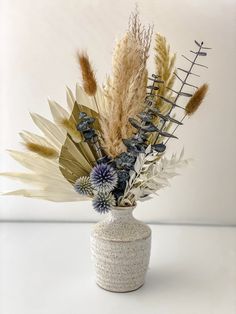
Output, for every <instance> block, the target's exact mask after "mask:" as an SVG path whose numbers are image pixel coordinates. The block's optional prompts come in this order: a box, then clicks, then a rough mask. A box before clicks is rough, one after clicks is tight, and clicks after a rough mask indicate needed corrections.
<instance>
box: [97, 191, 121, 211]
mask: <svg viewBox="0 0 236 314" xmlns="http://www.w3.org/2000/svg"><path fill="white" fill-rule="evenodd" d="M115 204H116V201H115V197H114V195H113V194H112V193H109V192H103V191H100V192H98V194H97V195H96V196H95V197H94V199H93V207H94V209H95V210H96V211H97V212H98V213H100V214H105V213H107V212H108V211H109V210H111V208H112V206H115Z"/></svg>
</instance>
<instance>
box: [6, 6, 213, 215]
mask: <svg viewBox="0 0 236 314" xmlns="http://www.w3.org/2000/svg"><path fill="white" fill-rule="evenodd" d="M152 37H153V27H150V26H149V27H147V28H145V27H144V26H142V24H141V23H140V20H139V16H138V13H137V12H135V13H133V14H131V17H130V21H129V28H128V30H127V32H126V33H125V35H124V36H123V38H122V39H121V40H119V41H118V42H117V44H116V47H115V49H114V53H113V60H112V74H111V75H110V76H109V77H108V79H107V81H106V83H105V86H104V87H103V89H102V88H100V87H99V85H98V83H97V81H96V78H95V74H94V71H93V68H92V65H91V62H90V60H89V57H88V55H87V54H86V53H80V52H79V53H78V55H77V57H78V63H79V65H80V69H81V73H82V86H80V85H77V87H76V97H74V95H73V93H72V92H71V90H70V89H67V103H68V107H69V111H66V110H65V109H64V108H62V107H61V106H60V105H58V104H57V103H56V102H54V101H49V106H50V109H51V113H52V116H53V119H54V123H53V122H51V121H49V120H47V119H45V118H43V117H42V116H40V115H38V114H31V116H32V119H33V121H34V123H35V124H36V125H37V127H38V128H39V129H40V130H41V131H42V133H43V134H44V137H42V136H39V135H36V134H33V133H31V132H27V131H23V132H22V133H20V136H21V137H22V139H23V141H24V144H25V147H26V148H27V150H28V151H27V152H18V151H13V150H11V151H10V154H11V156H12V157H13V158H14V159H16V160H17V161H18V162H19V163H21V164H22V165H23V166H24V167H26V168H27V169H29V170H30V171H31V172H28V173H15V172H10V173H2V175H5V176H8V177H10V178H12V179H18V180H20V181H22V182H24V183H29V184H34V185H36V186H38V187H39V189H31V190H29V189H21V190H16V191H11V192H7V193H4V194H5V195H23V196H27V197H33V198H41V199H46V200H50V201H78V200H87V199H92V203H93V207H94V209H95V210H96V211H97V212H99V213H106V212H107V211H109V210H110V209H111V208H112V207H114V206H119V207H122V206H123V207H125V206H133V205H135V204H136V202H137V201H138V200H140V199H145V198H147V197H148V196H149V195H151V194H153V193H156V191H158V190H159V189H161V188H163V187H165V186H167V185H168V184H169V179H170V178H172V177H173V176H175V175H176V169H177V168H178V167H181V166H183V165H185V164H186V160H183V153H181V155H180V156H179V157H176V155H173V156H172V158H170V159H168V158H166V157H165V151H166V144H167V142H168V141H169V139H171V138H177V137H176V136H175V131H176V129H177V128H178V127H179V126H180V125H182V124H183V120H184V118H185V117H186V116H191V115H192V114H193V113H195V112H196V110H197V109H198V107H199V106H200V104H201V103H202V101H203V99H204V97H205V95H206V93H207V89H208V85H207V84H203V85H202V86H200V87H199V88H198V87H197V86H195V85H193V84H191V83H190V82H189V77H191V76H198V75H197V74H195V73H194V72H193V69H194V67H205V68H207V67H206V66H205V65H202V64H201V63H199V62H198V59H199V58H200V57H204V56H206V55H207V52H206V51H207V49H210V48H208V47H205V46H203V42H201V43H199V42H197V41H195V45H196V48H197V49H196V51H195V50H194V51H192V50H191V53H192V54H193V56H194V57H193V59H190V58H188V57H186V56H183V57H184V58H185V59H186V61H187V62H188V63H189V68H188V69H183V68H175V61H176V56H175V55H172V54H171V53H170V47H169V45H168V43H167V42H166V39H165V37H163V36H161V35H159V34H156V35H155V65H156V69H155V73H154V74H152V75H151V77H148V71H147V59H148V56H149V55H148V54H149V50H150V44H151V39H152ZM176 80H178V81H179V85H180V86H179V87H178V89H176V88H174V83H175V81H176ZM149 81H150V84H149V83H148V82H149ZM189 90H192V91H193V92H190V91H189ZM180 97H185V98H187V99H189V101H188V102H187V104H186V106H180V105H179V104H177V101H178V99H179V98H180ZM175 109H177V110H182V111H183V117H182V119H180V121H179V120H177V119H176V117H175V114H173V112H174V110H175ZM174 125H175V127H174Z"/></svg>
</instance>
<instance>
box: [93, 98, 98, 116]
mask: <svg viewBox="0 0 236 314" xmlns="http://www.w3.org/2000/svg"><path fill="white" fill-rule="evenodd" d="M93 99H94V102H95V104H96V107H97V111H98V113H99V109H98V102H97V99H96V96H95V95H94V96H93Z"/></svg>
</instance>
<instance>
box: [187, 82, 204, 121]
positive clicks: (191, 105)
mask: <svg viewBox="0 0 236 314" xmlns="http://www.w3.org/2000/svg"><path fill="white" fill-rule="evenodd" d="M207 91H208V84H206V83H205V84H203V85H202V86H201V87H199V88H198V89H197V90H196V92H195V93H194V94H193V96H192V97H191V98H190V100H189V102H188V103H187V105H186V107H185V111H186V114H187V115H188V116H191V115H193V114H194V113H195V112H196V111H197V109H198V108H199V106H200V105H201V103H202V101H203V99H204V98H205V96H206V93H207Z"/></svg>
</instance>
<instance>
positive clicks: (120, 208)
mask: <svg viewBox="0 0 236 314" xmlns="http://www.w3.org/2000/svg"><path fill="white" fill-rule="evenodd" d="M136 206H137V205H133V206H113V207H112V209H111V210H112V211H125V210H131V209H134V208H135V207H136Z"/></svg>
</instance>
